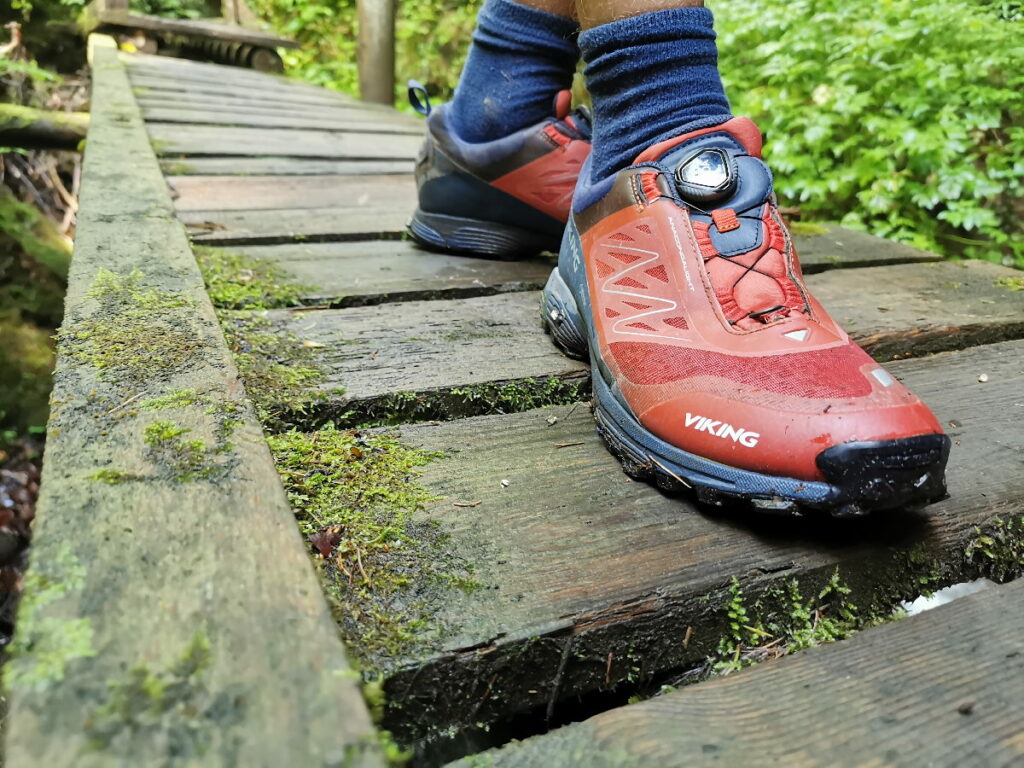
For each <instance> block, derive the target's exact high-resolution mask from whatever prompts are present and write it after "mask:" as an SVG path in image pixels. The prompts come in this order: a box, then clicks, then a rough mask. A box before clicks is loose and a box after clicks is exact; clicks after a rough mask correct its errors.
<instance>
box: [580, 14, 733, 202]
mask: <svg viewBox="0 0 1024 768" xmlns="http://www.w3.org/2000/svg"><path fill="white" fill-rule="evenodd" d="M580 50H581V51H582V52H583V60H584V61H585V62H586V63H587V67H586V70H584V75H585V77H586V81H587V89H588V90H589V91H590V96H591V99H592V100H593V111H594V149H593V153H594V154H593V159H592V161H591V162H592V165H591V180H592V181H593V182H598V181H601V180H602V179H605V178H607V177H608V176H610V175H611V174H614V173H616V172H618V171H620V170H622V169H623V168H625V167H627V166H629V165H632V164H633V160H634V159H635V158H636V156H637V155H639V154H640V153H641V152H642V151H643V150H645V149H646V148H647V147H649V146H650V145H651V144H655V143H657V142H659V141H664V140H665V139H670V138H672V137H673V136H679V135H681V134H684V133H688V132H690V131H694V130H698V129H700V128H707V127H709V126H712V125H718V124H720V123H724V122H725V121H727V120H728V119H729V118H730V117H731V114H730V112H729V101H728V99H726V98H725V90H724V89H723V87H722V79H721V77H720V76H719V74H718V49H717V48H716V47H715V30H714V18H713V17H712V15H711V11H710V10H708V9H707V8H671V9H668V10H664V11H654V12H652V13H645V14H642V15H640V16H632V17H630V18H626V19H620V20H619V21H613V22H611V23H610V24H603V25H601V26H599V27H594V28H593V29H588V30H586V31H584V32H582V33H581V34H580Z"/></svg>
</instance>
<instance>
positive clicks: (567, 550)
mask: <svg viewBox="0 0 1024 768" xmlns="http://www.w3.org/2000/svg"><path fill="white" fill-rule="evenodd" d="M1022 355H1024V342H1007V343H1002V344H996V345H987V346H983V347H975V348H972V349H969V350H965V351H961V352H950V353H943V354H939V355H935V356H932V357H928V358H922V359H915V360H903V361H899V362H897V363H894V364H892V366H891V370H892V372H893V373H894V374H895V375H897V376H898V377H900V378H901V379H903V380H904V381H905V382H906V383H907V384H908V385H909V386H910V387H911V388H913V389H914V390H915V391H916V392H918V393H919V394H920V395H921V396H922V397H923V398H924V399H925V400H926V401H927V402H929V404H931V405H932V406H933V408H934V409H935V411H936V413H937V415H938V417H939V420H940V421H941V422H942V423H943V424H945V425H948V432H949V434H950V435H951V436H952V438H953V440H954V445H953V449H952V455H951V457H950V461H949V471H948V478H949V492H950V498H948V499H947V500H945V501H942V502H940V503H938V504H935V505H932V506H930V507H928V508H927V509H926V510H925V511H923V512H920V513H902V514H889V515H875V516H873V517H870V518H868V519H862V520H858V521H845V522H844V523H842V524H840V523H837V522H835V521H831V520H821V519H801V518H776V517H768V516H756V515H750V514H740V513H739V512H731V511H729V510H722V511H714V510H708V509H698V508H695V506H694V505H693V504H692V503H691V502H690V501H689V499H688V497H685V496H684V497H668V496H665V495H663V494H662V493H660V492H658V491H657V490H655V489H654V488H652V487H651V486H649V485H648V484H646V483H635V482H631V481H629V480H628V478H626V476H625V475H624V474H623V473H622V471H621V469H620V467H619V465H618V462H617V461H616V460H615V459H614V458H613V457H612V455H611V454H610V453H609V452H608V451H607V450H606V449H605V448H604V446H603V445H602V443H601V442H600V440H599V438H598V437H597V436H596V435H595V432H594V423H593V418H592V416H591V415H590V414H589V412H588V409H587V408H586V406H584V405H581V406H579V407H570V406H562V407H557V408H548V409H542V410H539V411H530V412H526V413H520V414H514V415H509V416H488V417H478V418H474V419H467V420H464V421H459V422H450V423H447V424H442V425H421V426H415V427H403V428H402V430H401V433H402V437H403V440H405V441H406V442H408V443H412V444H415V445H418V446H421V447H423V448H425V449H427V450H430V451H438V452H441V453H443V454H444V458H443V459H440V460H438V461H436V462H434V463H433V464H432V465H430V467H428V469H427V473H426V475H425V477H424V481H425V482H426V484H427V486H428V487H429V488H430V489H431V490H433V491H434V492H435V493H437V494H438V495H439V496H442V497H444V498H443V499H442V500H440V501H438V502H436V503H435V504H433V505H431V506H430V507H428V509H427V511H426V512H425V514H424V517H425V518H429V519H432V520H436V521H439V522H440V523H441V524H442V525H443V526H444V530H446V531H448V532H449V534H450V536H451V539H450V543H451V546H452V547H453V548H454V549H455V551H457V552H458V553H459V554H460V555H461V556H463V557H464V558H467V559H469V560H470V561H471V562H473V563H474V564H475V566H476V572H475V575H476V578H477V579H478V580H479V581H480V582H481V584H482V585H483V587H482V588H480V589H478V590H475V591H473V592H472V593H469V594H464V593H461V592H456V591H453V592H452V593H451V594H450V596H449V599H448V600H447V601H445V604H444V606H443V607H441V608H439V613H438V615H436V616H435V617H434V620H435V622H436V623H437V624H439V625H441V626H443V627H445V629H444V630H443V631H442V633H441V635H440V636H439V637H432V638H424V639H423V640H422V642H421V645H420V647H419V648H416V649H414V650H413V651H411V652H410V653H409V654H408V655H407V657H406V659H405V662H404V663H393V662H392V663H390V664H388V663H385V666H387V669H388V675H387V681H386V684H385V689H386V691H387V692H388V695H389V701H390V702H392V706H393V707H394V709H393V710H391V712H390V714H389V716H388V717H387V718H386V720H385V722H386V724H387V725H388V726H390V727H393V728H398V729H399V730H401V731H402V732H403V733H404V734H406V735H407V736H410V737H412V738H416V737H422V736H424V734H430V733H437V732H438V731H440V730H441V729H443V728H444V727H445V726H446V725H454V726H455V727H456V728H463V727H467V726H471V725H472V724H473V723H489V722H493V721H494V720H496V719H499V718H501V717H505V716H508V714H509V713H511V712H515V711H525V710H539V711H540V712H541V713H543V711H544V709H545V708H546V707H548V706H551V707H552V711H553V714H554V717H555V719H556V720H557V719H558V718H559V717H560V714H559V712H560V706H559V702H560V701H562V700H566V701H569V702H570V703H568V704H567V706H569V707H570V709H571V707H572V706H573V705H572V704H571V701H573V700H574V697H575V696H577V695H580V694H584V693H587V692H591V691H611V690H614V689H616V688H618V687H620V686H623V687H624V688H625V690H626V694H628V692H629V690H630V686H638V685H640V684H641V683H642V682H644V681H648V682H651V681H657V680H658V679H659V676H661V675H663V674H665V673H668V672H674V671H679V670H686V669H690V668H692V667H694V666H699V665H701V664H702V663H703V662H704V660H705V659H706V658H707V657H708V656H711V655H714V654H715V653H716V650H717V647H718V642H719V639H720V638H721V637H723V636H726V633H727V632H728V619H727V616H726V611H725V608H726V606H727V605H728V603H729V600H730V597H729V593H728V586H729V584H730V582H731V579H732V578H733V577H736V578H737V579H738V583H739V585H740V587H741V589H742V591H743V593H744V595H745V596H746V601H747V602H746V604H747V606H748V608H750V609H751V611H752V613H753V611H754V607H755V603H756V601H757V600H758V599H759V598H760V597H761V596H762V595H764V594H765V592H766V590H768V589H769V588H770V587H773V586H774V587H776V588H785V585H786V584H787V583H788V582H789V580H795V581H796V583H798V584H799V585H800V589H801V592H802V594H803V595H804V596H807V597H810V596H813V595H816V594H817V593H818V591H819V590H820V589H821V588H822V585H823V584H824V582H826V581H827V580H828V579H829V577H830V576H831V575H832V574H833V572H834V571H835V569H836V568H837V567H838V568H839V569H840V578H841V580H842V582H843V583H845V584H846V585H847V586H849V588H850V589H852V593H851V594H850V596H849V599H850V600H851V601H852V603H854V604H855V605H857V606H859V607H860V610H861V611H862V613H861V615H862V616H870V615H871V614H872V612H873V611H876V610H882V611H883V612H884V611H885V610H886V608H887V607H890V606H891V605H892V604H893V601H895V600H898V599H906V598H910V597H914V596H916V593H917V592H919V591H920V590H922V589H924V588H938V587H940V586H944V585H946V584H949V583H954V582H956V581H962V580H965V579H968V578H974V577H976V576H977V575H978V574H979V573H992V572H993V571H1001V573H1002V575H1003V576H1004V577H1009V576H1010V575H1013V574H1018V573H1020V570H1021V566H1022V564H1021V563H1020V562H1019V556H1018V555H1015V554H1013V552H1014V550H1013V548H1012V547H1013V545H1011V542H1012V538H1011V537H1012V536H1016V535H1019V534H1018V533H1015V532H1014V531H1019V528H1018V527H1012V526H1011V527H999V526H998V525H994V524H993V525H994V527H992V528H991V529H989V528H986V526H988V525H989V523H990V522H991V521H993V520H994V519H995V518H997V517H999V516H1006V519H1007V520H1011V519H1014V520H1015V519H1018V518H1020V515H1021V501H1022V495H1021V494H1022V490H1021V486H1020V483H1019V482H1018V478H1019V476H1020V472H1021V469H1022V467H1024V463H1022V462H1024V460H1022V458H1021V457H1022V456H1024V433H1022V432H1021V431H1020V430H1019V429H1017V428H1016V426H1015V423H1016V422H1015V421H1014V422H1013V424H1012V425H1011V424H1010V423H1008V422H1007V409H1008V408H1010V407H1013V409H1014V410H1019V406H1011V405H1010V404H1013V403H1019V401H1020V396H1019V393H1020V388H1021V386H1022V385H1024V366H1021V359H1022ZM981 372H984V373H986V374H987V375H988V381H987V383H980V382H979V381H978V377H979V373H981ZM552 417H555V418H557V421H555V420H554V419H553V418H552ZM552 422H553V423H552ZM561 446H565V447H564V448H563V447H561ZM1020 524H1021V523H1016V525H1018V526H1019V525H1020ZM976 526H981V529H982V530H989V531H990V534H991V535H992V536H993V537H994V540H995V542H996V543H995V544H992V545H986V549H987V550H988V551H991V552H992V556H991V558H989V556H988V555H983V554H981V553H980V552H979V551H978V550H970V549H969V546H970V543H971V542H972V541H974V540H975V538H976V537H977V536H978V535H979V533H978V529H977V528H976ZM768 605H770V603H769V604H768ZM764 610H765V615H764V617H763V618H765V619H767V618H770V617H772V614H771V613H770V612H769V609H768V608H765V609H764ZM775 610H778V608H777V604H776V607H775ZM774 617H775V618H778V615H774ZM661 679H664V678H661ZM655 687H656V683H655ZM634 689H635V688H634ZM622 690H623V689H622V688H620V693H619V695H620V696H622V695H623V694H622V692H621V691H622Z"/></svg>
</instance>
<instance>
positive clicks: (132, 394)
mask: <svg viewBox="0 0 1024 768" xmlns="http://www.w3.org/2000/svg"><path fill="white" fill-rule="evenodd" d="M90 53H91V56H90V60H91V63H92V74H93V105H94V110H93V123H92V126H91V128H90V140H89V146H88V147H87V149H86V152H85V165H84V170H83V181H82V187H83V192H82V200H81V206H80V209H79V212H78V232H77V237H76V243H75V258H74V260H73V262H72V265H71V273H70V276H69V281H68V283H69V284H68V294H67V301H66V314H65V319H64V325H63V327H62V333H64V334H72V339H73V338H74V334H76V333H77V334H83V335H84V334H87V333H89V332H92V331H98V330H99V329H103V328H108V329H109V330H107V331H106V332H107V333H115V334H116V332H117V331H118V328H120V327H121V326H120V325H114V326H111V325H109V324H111V323H118V322H119V321H121V320H122V319H123V317H125V316H126V315H124V314H119V313H124V312H128V311H134V312H137V311H138V308H140V307H141V308H144V309H145V310H146V311H145V313H144V318H145V319H144V320H143V321H138V322H143V323H144V325H142V326H140V329H139V332H138V333H137V334H133V335H132V338H130V339H126V340H125V341H124V343H123V346H121V347H119V350H120V352H119V355H118V358H119V360H131V359H133V356H134V359H139V358H140V357H141V358H142V359H144V360H146V361H147V362H148V361H149V360H150V358H152V361H153V362H152V364H151V365H149V364H147V365H145V366H143V365H141V364H136V366H135V369H134V370H135V372H136V375H135V376H131V375H126V374H125V371H119V372H118V373H119V375H118V376H116V377H115V376H113V375H111V376H105V375H103V371H104V370H105V369H101V368H99V367H97V365H96V364H93V361H91V358H90V356H92V355H95V354H97V353H98V352H102V350H99V351H97V350H96V349H95V348H94V347H90V346H89V345H88V342H79V343H78V344H77V345H76V343H75V342H74V341H73V340H69V338H68V337H67V336H65V338H64V340H63V341H62V342H61V343H60V344H59V346H58V364H57V371H56V374H55V384H54V392H53V400H52V406H53V407H52V413H51V419H50V423H49V425H48V435H47V453H46V465H45V467H44V470H43V479H42V489H41V493H40V499H39V508H38V512H37V515H36V521H35V524H34V528H33V543H32V564H31V567H30V569H29V571H28V574H27V576H26V582H25V584H26V590H25V596H24V598H23V599H22V603H21V609H20V610H21V620H20V621H19V622H18V628H17V631H16V637H15V645H16V647H18V646H20V648H21V652H20V653H18V654H17V655H16V657H15V658H13V659H10V660H8V662H7V665H6V666H7V668H6V669H5V674H6V682H7V688H8V694H7V695H8V697H9V701H10V714H9V716H8V721H7V723H6V730H7V734H6V745H5V753H6V754H5V759H6V761H7V762H8V763H9V764H11V765H43V764H45V765H48V766H58V767H59V766H76V768H77V767H80V766H86V767H88V766H101V765H103V766H105V765H111V764H114V763H117V764H123V765H133V766H150V765H154V766H155V765H166V764H168V763H169V762H178V761H182V760H184V761H187V762H188V763H189V764H190V765H196V766H219V765H227V764H251V765H265V764H275V765H286V764H295V763H298V764H309V765H323V764H336V763H341V762H342V761H344V760H346V759H349V758H352V759H354V760H355V761H356V762H357V763H359V764H365V765H380V764H381V761H380V760H379V759H378V755H377V750H376V748H375V747H374V746H373V743H374V742H375V737H374V731H373V728H372V725H371V722H370V718H369V714H368V712H367V711H366V708H365V705H364V704H363V701H362V697H361V695H360V691H359V689H358V687H357V685H356V681H355V679H354V678H355V677H357V675H356V674H355V673H353V672H352V670H351V669H350V668H349V667H348V665H347V663H346V659H345V654H344V651H343V649H342V646H341V643H340V642H339V640H338V637H337V630H336V628H335V627H334V626H333V625H332V622H331V619H330V615H329V612H328V610H327V606H326V604H325V601H324V599H323V596H322V594H321V593H320V589H319V584H318V582H317V579H316V576H315V574H314V573H313V570H312V568H311V567H310V563H309V559H308V555H307V553H306V548H305V546H304V544H303V542H302V541H301V539H300V537H299V535H298V532H297V530H296V527H295V522H294V519H293V516H292V514H291V511H290V509H289V507H288V503H287V500H286V499H285V497H284V493H283V491H282V489H281V486H280V483H279V482H278V480H277V477H276V473H275V471H274V466H273V462H272V460H271V457H270V454H269V452H268V450H267V448H266V445H265V443H264V441H263V438H262V432H261V430H260V427H259V425H258V424H257V422H256V421H255V418H254V416H253V415H252V412H251V409H250V407H249V406H248V404H247V402H246V400H245V396H244V392H243V390H242V387H241V383H240V382H239V380H238V377H237V373H236V370H235V366H234V363H233V361H232V359H231V355H230V353H229V352H228V350H227V348H226V346H225V344H224V341H223V338H222V336H221V333H220V329H219V326H218V324H217V321H216V317H215V315H214V312H213V308H212V307H211V306H210V303H209V299H208V298H207V296H206V292H205V290H204V289H203V285H202V280H201V277H200V275H199V272H198V270H197V268H196V265H195V261H194V259H193V257H192V254H191V252H190V249H189V246H188V242H187V240H186V237H185V233H184V230H183V228H182V227H181V225H180V224H179V223H178V222H177V221H175V220H174V218H173V216H172V215H169V212H170V210H171V207H170V200H169V199H168V198H167V194H166V188H165V187H164V183H163V179H162V177H161V175H160V172H159V169H158V167H157V163H156V159H155V157H154V156H153V154H152V150H151V149H150V148H149V146H148V143H147V141H146V137H145V133H144V131H143V127H142V122H141V118H140V116H139V114H138V111H137V109H136V108H135V106H134V103H133V102H132V97H131V93H130V91H129V89H128V82H127V79H126V78H125V76H124V72H123V69H122V66H121V64H120V63H119V62H118V59H117V54H116V44H115V43H114V41H113V40H112V39H110V38H108V37H101V36H93V37H91V38H90ZM160 194H162V195H163V201H162V204H161V203H160V201H159V197H160ZM138 200H144V201H147V202H146V205H147V206H148V207H144V208H143V207H140V206H139V205H138V204H137V201H138ZM101 203H102V206H101V205H100V204H101ZM163 212H167V213H166V214H165V213H163ZM103 270H109V273H108V274H107V275H106V277H104V273H103ZM134 270H138V273H137V274H136V275H135V276H134V277H133V276H131V275H132V273H133V271H134ZM115 275H119V276H121V277H120V278H118V277H115ZM104 285H105V286H107V287H106V288H100V287H99V286H104ZM118 286H120V288H118ZM93 289H95V290H97V291H99V293H92V292H91V291H92V290H93ZM104 324H107V325H104ZM150 332H151V333H152V334H153V335H154V338H153V340H152V341H150V344H152V345H154V346H153V348H152V349H150V348H147V347H145V346H144V344H145V342H146V333H150ZM79 338H80V339H81V338H82V336H80V337H79ZM86 338H87V337H86ZM174 342H176V343H178V344H179V345H180V346H181V349H182V350H184V351H185V352H184V353H182V354H181V355H179V357H178V358H177V359H179V360H180V361H181V362H179V363H177V364H171V363H168V362H167V361H168V360H174V359H176V358H175V357H174V356H173V355H174V349H175V347H174V346H173V343H174ZM83 343H84V345H85V346H82V344H83ZM75 350H77V353H76V352H75ZM185 353H187V354H185ZM117 364H119V363H115V365H117ZM142 368H145V370H141V369H142ZM190 392H191V393H192V394H188V393H190ZM175 393H177V394H175ZM169 396H170V399H171V400H172V401H174V402H176V403H177V405H176V407H170V408H166V409H163V410H154V409H151V408H149V407H148V406H147V405H146V401H147V400H149V399H151V398H160V397H164V398H165V399H166V398H168V397H169ZM211 409H213V412H211ZM218 409H220V410H219V411H218ZM218 412H220V413H221V414H222V415H224V418H227V417H228V416H227V415H230V418H231V419H232V420H233V421H235V420H237V423H234V424H233V425H232V428H231V432H232V435H231V437H230V441H231V443H232V444H231V445H230V446H228V445H227V443H226V442H221V441H226V440H227V438H226V437H225V436H224V435H223V434H221V436H220V437H218V429H220V427H221V426H223V424H224V422H219V421H218V416H217V415H216V414H217V413H218ZM157 421H167V422H171V423H172V424H173V425H175V426H174V427H173V429H171V431H172V432H173V431H174V430H176V429H187V430H189V431H188V432H185V433H182V435H183V436H179V435H172V436H170V437H166V438H165V439H162V440H159V441H156V442H149V443H147V442H146V440H145V435H146V430H147V427H149V426H151V425H152V424H153V423H154V422H157ZM219 425H220V426H219ZM160 434H166V428H162V429H161V430H160ZM193 439H201V440H203V441H204V442H203V443H202V444H199V445H196V444H191V447H182V446H181V445H179V444H178V443H177V442H175V441H176V440H182V441H184V440H189V441H191V440H193ZM157 445H159V446H161V447H160V448H157V447H155V446H157ZM214 446H222V450H217V451H214ZM200 459H201V463H199V464H196V463H195V462H199V461H200ZM182 462H184V464H182ZM185 465H187V466H185ZM97 472H100V473H104V472H105V473H106V474H101V475H99V476H97V474H96V473H97ZM190 472H196V473H199V472H203V473H207V472H208V476H207V479H203V477H202V476H196V475H193V476H192V477H191V479H187V478H186V477H183V473H186V474H187V473H190ZM282 629H284V631H282ZM297 660H299V661H300V662H301V663H297ZM160 686H164V687H163V688H160V690H161V691H163V695H164V698H159V697H158V698H157V699H155V700H154V699H150V698H147V696H155V695H156V694H154V691H155V690H157V689H158V688H159V687H160ZM125 701H130V702H132V704H131V705H130V706H131V707H132V710H131V711H130V712H128V711H125V706H126V705H125V703H124V702H125ZM165 705H166V706H165ZM136 717H138V719H135V718H136ZM97 743H99V744H102V748H101V749H97V748H96V744H97Z"/></svg>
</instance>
